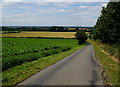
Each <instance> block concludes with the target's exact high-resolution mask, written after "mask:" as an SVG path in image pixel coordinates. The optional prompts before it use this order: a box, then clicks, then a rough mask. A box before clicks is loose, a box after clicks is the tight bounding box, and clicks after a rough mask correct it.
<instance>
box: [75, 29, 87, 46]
mask: <svg viewBox="0 0 120 87" xmlns="http://www.w3.org/2000/svg"><path fill="white" fill-rule="evenodd" d="M75 36H76V39H78V44H83V43H85V42H86V40H87V35H86V34H85V32H84V31H77V33H76V34H75Z"/></svg>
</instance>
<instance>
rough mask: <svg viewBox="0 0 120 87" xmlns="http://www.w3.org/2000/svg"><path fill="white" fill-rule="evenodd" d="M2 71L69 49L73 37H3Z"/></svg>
mask: <svg viewBox="0 0 120 87" xmlns="http://www.w3.org/2000/svg"><path fill="white" fill-rule="evenodd" d="M2 44H3V46H2V48H3V49H2V57H3V71H4V70H7V69H9V68H11V67H14V66H17V65H21V64H23V63H25V62H31V61H33V60H37V59H38V58H42V57H46V56H50V55H53V54H58V53H60V52H64V51H67V50H70V49H71V48H72V47H74V46H75V45H76V44H77V40H74V39H66V40H65V39H39V38H3V39H2Z"/></svg>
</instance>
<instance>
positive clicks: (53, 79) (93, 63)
mask: <svg viewBox="0 0 120 87" xmlns="http://www.w3.org/2000/svg"><path fill="white" fill-rule="evenodd" d="M99 68H100V66H99V62H98V61H97V59H96V58H95V55H94V48H93V46H92V45H91V44H89V45H87V46H86V47H84V48H83V49H81V50H78V51H77V52H75V53H73V54H71V55H70V56H68V57H66V58H64V59H62V60H61V61H59V62H57V63H55V64H53V65H51V66H49V67H47V68H46V69H44V70H42V71H40V72H38V73H37V74H35V75H33V76H31V77H30V78H28V79H27V80H25V81H23V82H21V83H20V84H18V85H103V81H102V80H101V76H100V72H99Z"/></svg>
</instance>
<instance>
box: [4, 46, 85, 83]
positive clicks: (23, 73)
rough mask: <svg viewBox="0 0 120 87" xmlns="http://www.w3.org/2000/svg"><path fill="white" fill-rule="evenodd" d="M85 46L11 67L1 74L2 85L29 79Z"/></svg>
mask: <svg viewBox="0 0 120 87" xmlns="http://www.w3.org/2000/svg"><path fill="white" fill-rule="evenodd" d="M85 45H86V44H84V45H80V46H77V47H74V48H73V49H71V50H69V51H66V52H62V53H59V54H55V55H52V56H48V57H44V58H41V59H38V60H36V61H32V62H27V63H24V64H22V65H18V66H16V67H13V68H11V69H9V70H7V71H5V72H3V73H2V78H3V80H2V83H3V85H16V84H18V83H19V82H21V81H23V80H25V79H27V78H29V77H30V76H31V75H33V74H35V73H37V72H39V71H41V70H42V69H44V68H46V67H48V66H50V65H52V64H54V63H56V62H57V61H59V60H61V59H63V58H65V57H67V56H69V55H70V54H72V53H74V52H75V51H77V50H79V49H80V48H83V47H84V46H85Z"/></svg>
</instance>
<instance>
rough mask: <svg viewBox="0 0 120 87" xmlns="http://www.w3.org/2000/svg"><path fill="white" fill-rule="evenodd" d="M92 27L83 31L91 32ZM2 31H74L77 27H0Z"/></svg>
mask: <svg viewBox="0 0 120 87" xmlns="http://www.w3.org/2000/svg"><path fill="white" fill-rule="evenodd" d="M86 28H87V27H86ZM91 29H92V27H89V28H87V29H85V30H83V31H85V32H91ZM2 30H3V31H52V32H76V30H78V28H77V27H76V28H75V29H74V30H70V29H69V27H67V28H66V27H62V26H51V27H2Z"/></svg>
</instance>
